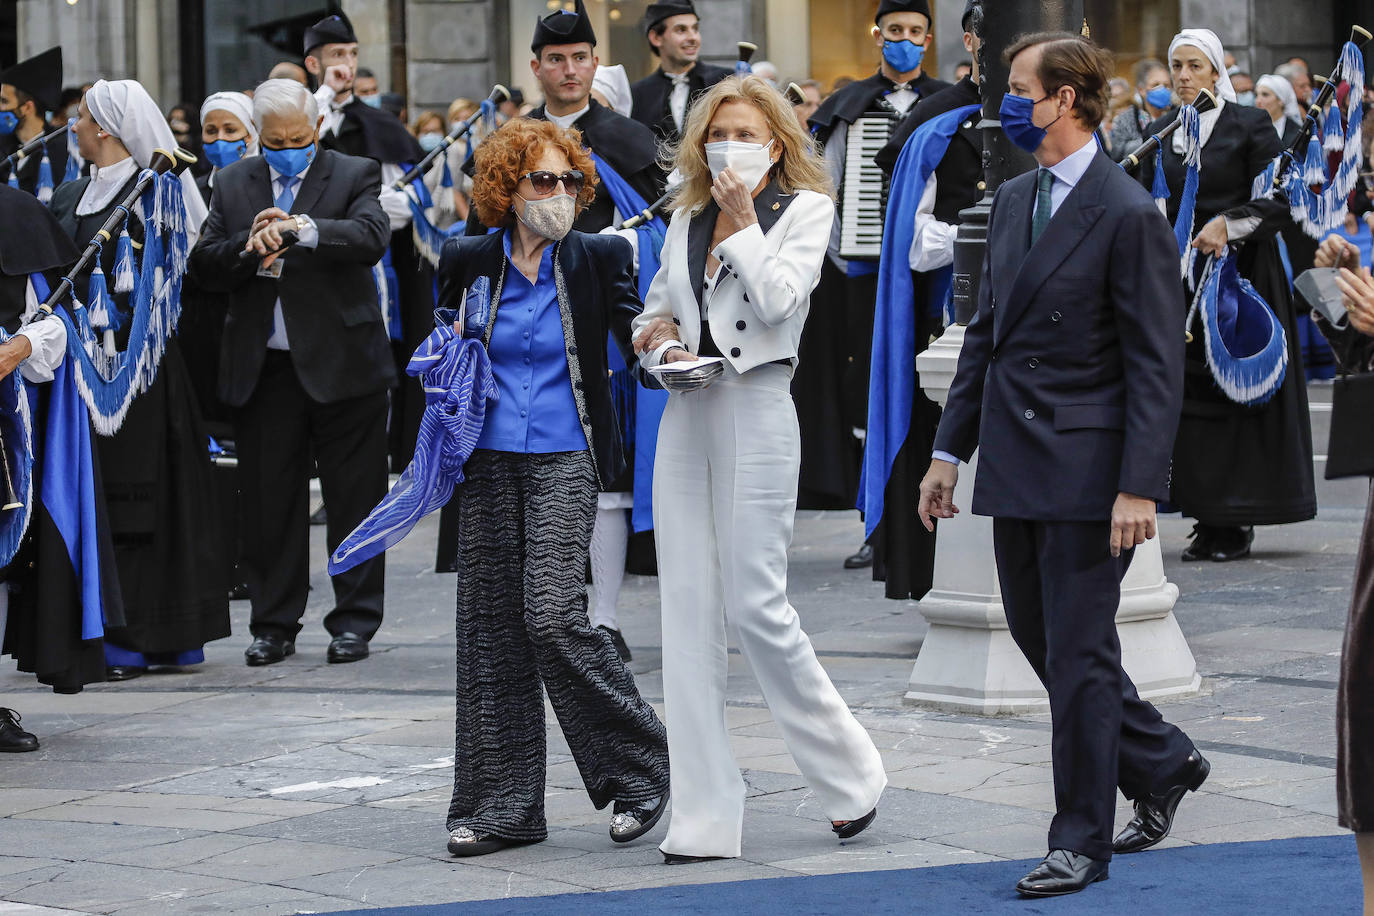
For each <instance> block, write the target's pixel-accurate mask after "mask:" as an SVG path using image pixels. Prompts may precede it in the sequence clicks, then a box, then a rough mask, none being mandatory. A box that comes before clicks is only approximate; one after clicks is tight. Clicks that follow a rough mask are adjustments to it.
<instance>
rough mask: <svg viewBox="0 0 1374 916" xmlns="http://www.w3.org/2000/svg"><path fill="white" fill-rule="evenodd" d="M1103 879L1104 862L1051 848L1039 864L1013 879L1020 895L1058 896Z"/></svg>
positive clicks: (1105, 873) (1079, 889) (1105, 875)
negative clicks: (1019, 878)
mask: <svg viewBox="0 0 1374 916" xmlns="http://www.w3.org/2000/svg"><path fill="white" fill-rule="evenodd" d="M1106 880H1107V863H1106V862H1101V861H1098V860H1097V859H1090V858H1088V857H1087V856H1084V855H1080V854H1078V853H1076V852H1070V851H1069V850H1067V849H1051V850H1050V854H1049V855H1047V856H1045V858H1044V859H1042V860H1041V861H1040V864H1039V865H1037V866H1035V867H1034V868H1032V869H1031V870H1030V871H1029V872H1028V873H1027V874H1026V877H1024V878H1022V879H1021V880H1020V881H1017V882H1016V890H1017V892H1018V893H1019V894H1021V896H1023V897H1059V896H1062V895H1064V894H1076V893H1078V892H1079V891H1081V890H1083V888H1085V887H1087V886H1088V885H1089V884H1092V883H1094V882H1096V881H1106Z"/></svg>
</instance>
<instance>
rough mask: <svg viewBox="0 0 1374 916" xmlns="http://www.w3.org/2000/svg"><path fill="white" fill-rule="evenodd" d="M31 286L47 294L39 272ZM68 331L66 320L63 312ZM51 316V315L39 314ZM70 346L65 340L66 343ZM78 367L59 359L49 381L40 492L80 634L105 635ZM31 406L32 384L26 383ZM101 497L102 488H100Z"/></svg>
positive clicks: (87, 423) (87, 424)
mask: <svg viewBox="0 0 1374 916" xmlns="http://www.w3.org/2000/svg"><path fill="white" fill-rule="evenodd" d="M30 279H31V280H32V282H33V287H34V292H35V293H36V294H37V296H38V298H39V299H40V300H44V299H47V298H48V292H49V291H48V284H47V282H46V281H45V280H44V279H43V276H42V274H32V275H31V276H30ZM62 318H63V320H64V321H67V333H68V335H69V338H70V335H71V323H70V320H69V319H68V318H67V316H66V315H65V314H64V315H63V316H62ZM44 320H46V321H55V320H57V319H56V318H48V319H44ZM69 349H70V345H69ZM78 371H79V370H78V369H77V368H76V367H74V366H72V365H71V361H70V360H69V359H68V360H63V361H62V362H61V363H59V364H58V366H57V368H56V369H55V370H54V371H53V380H52V382H50V383H49V392H48V410H47V414H46V416H45V417H44V422H43V424H42V425H43V454H42V459H41V462H42V475H41V478H42V485H41V486H40V488H39V489H40V490H41V492H40V493H39V498H40V499H41V500H42V501H43V508H44V509H46V510H47V513H48V517H49V518H51V519H52V522H53V526H54V527H55V528H56V529H57V530H58V532H59V533H60V534H61V536H62V543H63V544H64V545H65V546H66V548H67V558H68V560H69V561H70V562H71V565H72V571H73V573H74V575H75V576H76V579H77V582H78V587H79V589H80V593H81V638H82V639H83V640H84V639H98V638H100V637H101V636H104V635H105V604H104V598H103V589H102V588H101V573H100V539H99V535H98V530H99V529H98V528H97V521H96V518H97V510H96V492H95V466H94V464H93V462H92V459H91V449H92V448H93V447H94V444H93V443H92V442H91V415H90V411H89V410H88V409H87V404H86V400H85V398H84V397H83V396H82V393H81V391H80V390H79V388H78V386H77V382H76V376H77V374H78ZM26 387H27V388H28V396H29V404H30V407H32V406H33V405H35V404H36V399H37V388H36V386H33V385H29V386H26ZM102 498H103V494H102Z"/></svg>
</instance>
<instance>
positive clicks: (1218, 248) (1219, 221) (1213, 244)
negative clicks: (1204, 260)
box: [1193, 216, 1228, 257]
mask: <svg viewBox="0 0 1374 916" xmlns="http://www.w3.org/2000/svg"><path fill="white" fill-rule="evenodd" d="M1227 238H1228V235H1227V233H1226V218H1225V217H1223V216H1214V217H1212V219H1211V221H1210V222H1208V223H1207V225H1205V226H1203V227H1202V231H1201V232H1199V233H1198V234H1197V238H1195V239H1193V247H1194V248H1196V249H1197V250H1198V251H1200V252H1202V253H1203V254H1210V255H1215V256H1216V257H1221V255H1222V254H1224V253H1225V252H1226V240H1227Z"/></svg>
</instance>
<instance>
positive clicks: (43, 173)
mask: <svg viewBox="0 0 1374 916" xmlns="http://www.w3.org/2000/svg"><path fill="white" fill-rule="evenodd" d="M34 194H35V196H36V197H37V198H38V199H39V200H41V201H42V202H43V203H47V202H48V201H50V200H52V162H51V161H49V159H48V150H47V147H44V148H43V158H42V159H41V160H40V161H39V163H38V187H37V188H36V189H34Z"/></svg>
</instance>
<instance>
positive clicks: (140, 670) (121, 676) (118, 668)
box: [105, 665, 148, 681]
mask: <svg viewBox="0 0 1374 916" xmlns="http://www.w3.org/2000/svg"><path fill="white" fill-rule="evenodd" d="M147 673H148V669H147V668H145V667H143V666H141V665H107V666H106V667H105V680H107V681H132V680H133V679H134V678H136V677H142V676H143V675H145V674H147Z"/></svg>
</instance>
